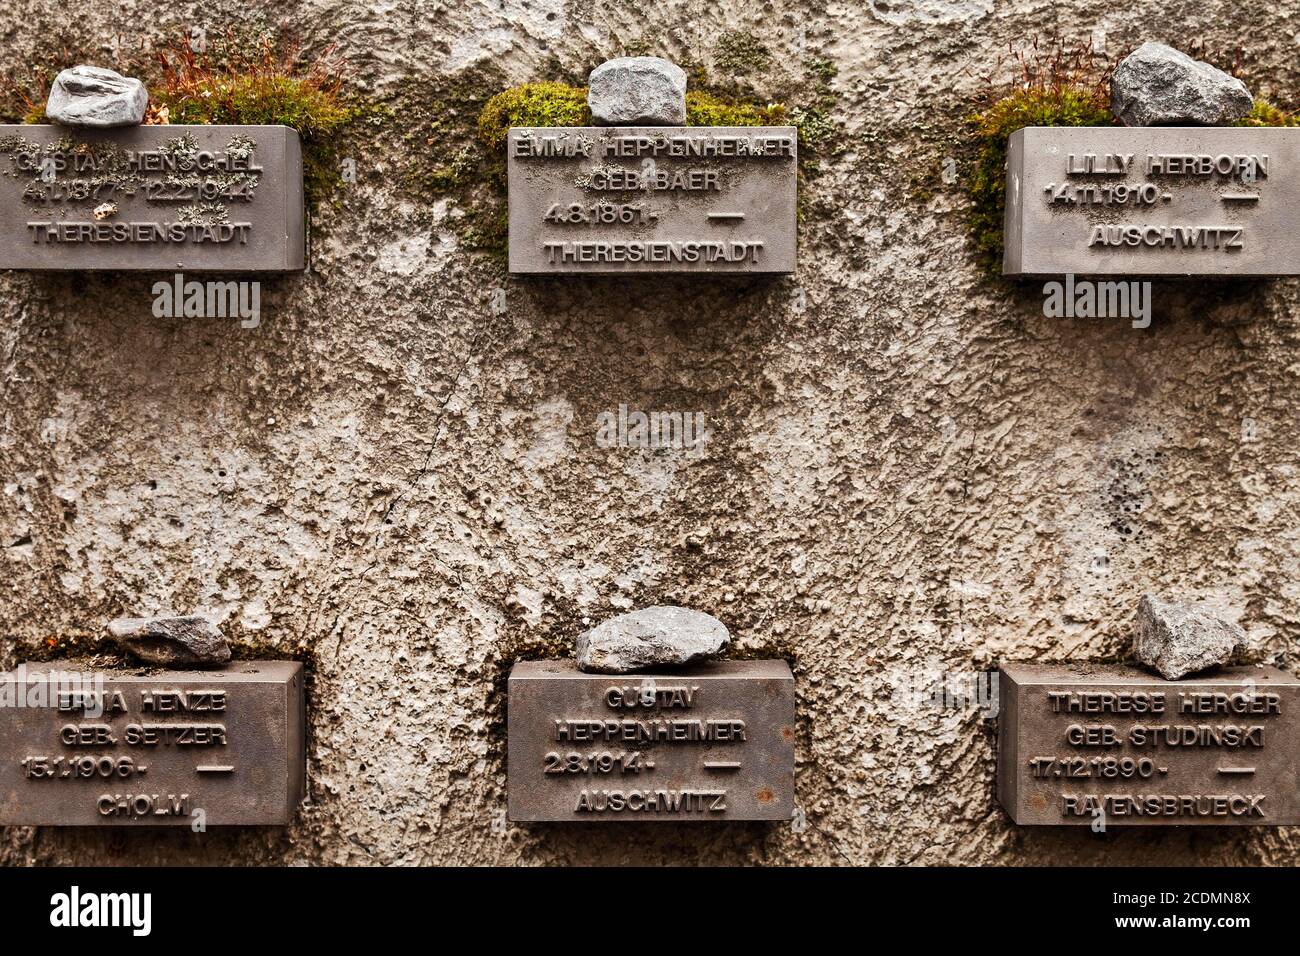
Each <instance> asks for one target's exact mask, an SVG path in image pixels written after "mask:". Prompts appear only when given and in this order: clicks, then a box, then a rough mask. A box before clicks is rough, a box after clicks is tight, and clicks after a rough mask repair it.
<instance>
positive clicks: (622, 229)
mask: <svg viewBox="0 0 1300 956" xmlns="http://www.w3.org/2000/svg"><path fill="white" fill-rule="evenodd" d="M506 148H507V150H508V152H507V160H506V164H507V173H508V176H509V188H510V271H511V272H515V273H555V272H588V273H592V272H793V271H794V267H795V192H796V189H795V180H796V171H797V162H796V159H797V152H798V131H797V130H796V129H795V128H794V127H792V126H717V127H710V126H682V127H677V126H671V127H665V126H653V127H630V126H627V127H624V126H613V127H579V128H546V129H519V128H516V129H511V130H510V138H509V140H508V142H507V144H506Z"/></svg>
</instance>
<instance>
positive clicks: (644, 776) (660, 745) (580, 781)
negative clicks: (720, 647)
mask: <svg viewBox="0 0 1300 956" xmlns="http://www.w3.org/2000/svg"><path fill="white" fill-rule="evenodd" d="M507 709H508V714H509V718H508V723H509V728H508V735H509V768H508V769H509V783H508V790H509V804H510V809H509V817H510V819H511V820H518V821H530V820H590V821H595V822H608V821H613V820H676V821H691V820H788V819H790V817H791V816H792V815H793V813H794V677H793V675H791V673H790V667H789V665H787V664H786V663H785V662H784V661H724V662H714V663H709V664H701V665H697V666H692V667H689V668H684V669H681V670H675V671H672V672H671V673H669V672H662V673H654V674H615V675H610V674H584V673H583V672H582V671H580V670H578V669H577V667H576V666H575V665H574V664H573V662H571V661H531V662H527V663H521V664H516V665H515V666H514V669H513V670H511V672H510V680H509V700H508V707H507Z"/></svg>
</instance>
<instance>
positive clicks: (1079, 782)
mask: <svg viewBox="0 0 1300 956" xmlns="http://www.w3.org/2000/svg"><path fill="white" fill-rule="evenodd" d="M1000 681H1001V686H1000V699H1001V712H1000V715H999V718H998V797H999V799H1000V800H1001V801H1002V805H1003V806H1004V807H1006V809H1007V812H1008V813H1010V814H1011V817H1012V819H1014V820H1015V822H1016V823H1019V824H1022V825H1041V824H1082V825H1093V826H1097V825H1098V824H1100V826H1105V827H1110V826H1208V825H1219V826H1247V825H1252V824H1254V825H1265V826H1282V825H1294V824H1298V823H1300V790H1298V789H1297V785H1298V784H1300V780H1298V779H1297V771H1296V741H1297V739H1300V680H1297V679H1296V678H1295V677H1293V676H1292V675H1290V674H1287V673H1284V672H1282V671H1280V670H1277V669H1276V668H1271V667H1267V668H1260V667H1233V668H1225V669H1223V670H1221V671H1218V672H1216V673H1215V674H1213V675H1212V676H1208V677H1193V678H1187V679H1185V680H1178V681H1167V680H1163V679H1161V678H1159V677H1156V676H1153V675H1151V674H1148V673H1147V672H1146V671H1142V670H1139V669H1138V668H1136V667H1128V666H1119V665H1096V666H1091V665H1076V666H1073V667H1066V666H1059V665H1030V664H1014V665H1007V666H1005V667H1003V668H1002V670H1001V677H1000Z"/></svg>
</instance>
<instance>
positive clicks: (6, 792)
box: [0, 661, 303, 829]
mask: <svg viewBox="0 0 1300 956" xmlns="http://www.w3.org/2000/svg"><path fill="white" fill-rule="evenodd" d="M301 694H302V680H301V665H300V664H297V663H294V662H288V661H262V662H259V663H258V664H257V665H256V666H252V665H248V664H235V665H231V667H230V668H228V669H226V670H223V671H221V672H219V673H211V674H206V673H200V672H183V671H172V672H169V671H155V672H152V673H151V672H147V671H146V672H134V671H122V672H112V671H110V672H94V671H90V672H85V673H82V672H79V671H74V670H55V669H50V668H45V667H43V666H42V667H41V668H39V669H38V668H37V666H36V665H30V666H29V665H20V666H19V668H18V669H17V670H15V671H12V672H9V673H7V674H4V675H0V731H2V733H0V740H2V741H3V754H2V755H0V824H33V825H39V824H45V825H55V826H58V825H88V824H90V825H93V824H137V825H139V824H153V825H160V824H169V825H179V824H190V825H194V826H195V827H196V829H201V828H203V827H206V826H208V825H213V826H216V825H221V824H227V823H244V824H277V823H287V822H289V817H290V816H291V815H292V811H293V807H294V805H296V803H297V800H298V799H299V797H300V794H301V789H302V766H303V754H302V696H301Z"/></svg>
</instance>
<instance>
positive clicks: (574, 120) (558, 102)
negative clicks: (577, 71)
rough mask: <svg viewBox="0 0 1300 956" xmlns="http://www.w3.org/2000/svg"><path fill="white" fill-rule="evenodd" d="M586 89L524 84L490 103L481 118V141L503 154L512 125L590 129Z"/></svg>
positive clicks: (565, 85)
mask: <svg viewBox="0 0 1300 956" xmlns="http://www.w3.org/2000/svg"><path fill="white" fill-rule="evenodd" d="M590 125H591V110H589V109H588V108H587V88H586V87H585V86H569V85H568V84H567V83H525V84H523V85H522V86H512V87H511V88H510V89H508V90H503V91H502V92H500V93H498V94H497V95H496V96H494V97H492V98H491V99H490V100H488V101H487V104H486V105H485V106H484V107H483V112H481V113H480V114H479V117H478V137H479V140H480V141H481V142H482V143H483V145H484V146H486V147H487V148H488V149H489V150H490V151H492V152H500V151H501V150H502V149H503V148H504V147H505V144H506V136H507V135H508V134H509V132H510V127H512V126H590Z"/></svg>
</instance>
